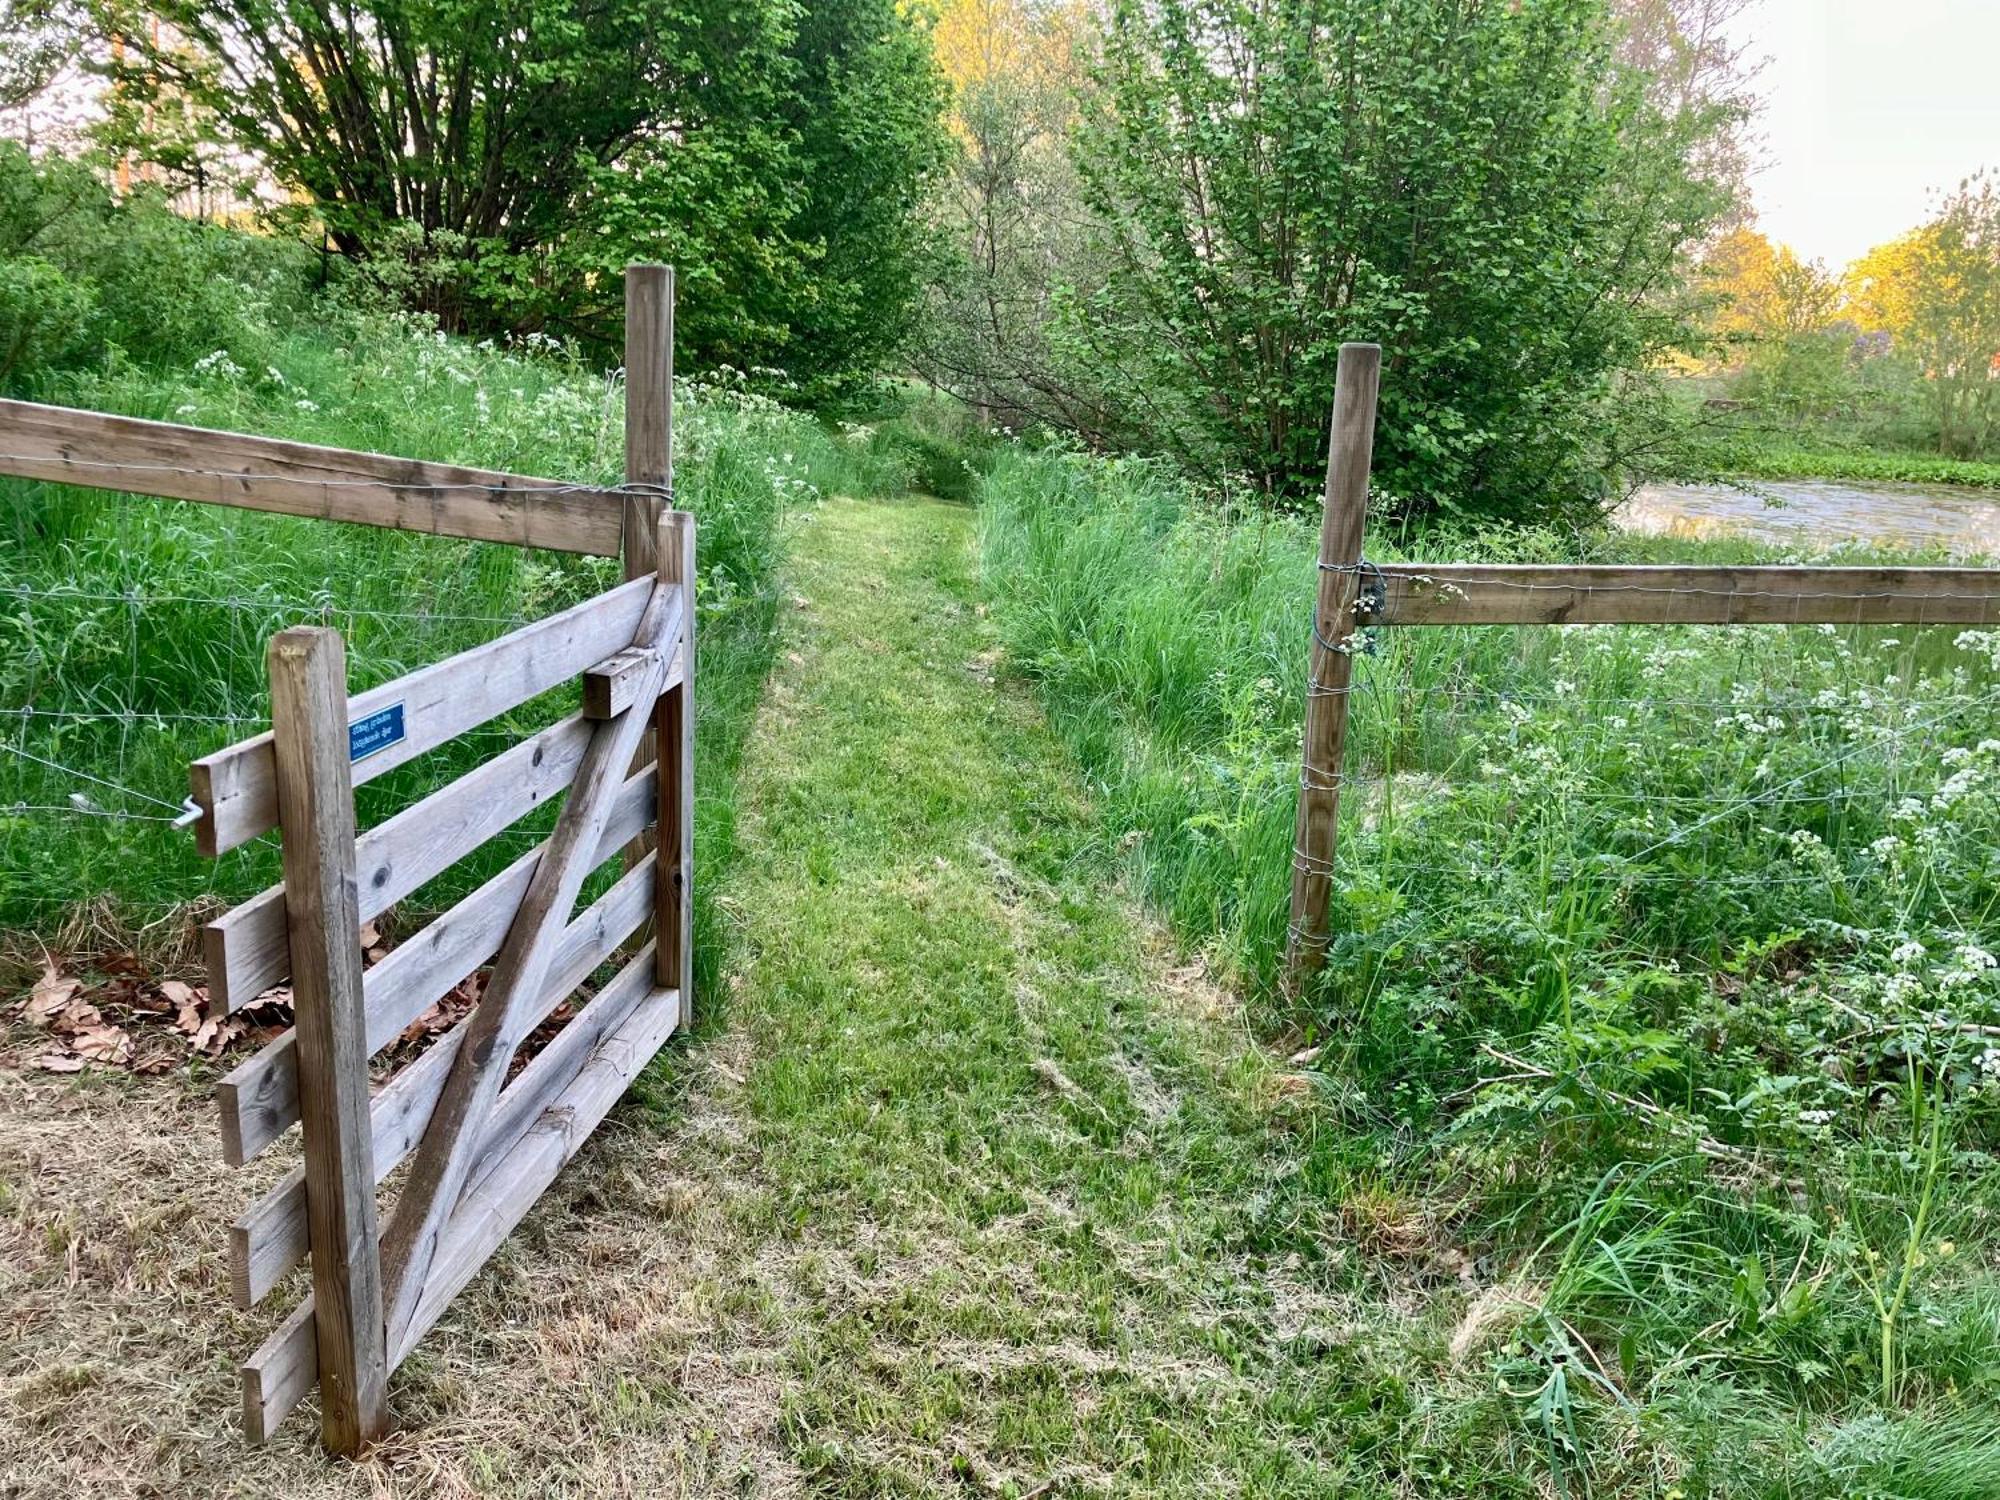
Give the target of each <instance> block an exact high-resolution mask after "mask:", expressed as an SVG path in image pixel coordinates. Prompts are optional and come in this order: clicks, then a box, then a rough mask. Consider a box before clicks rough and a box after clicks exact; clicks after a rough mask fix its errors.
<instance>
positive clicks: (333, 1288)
mask: <svg viewBox="0 0 2000 1500" xmlns="http://www.w3.org/2000/svg"><path fill="white" fill-rule="evenodd" d="M268 660H269V665H270V672H271V737H272V749H273V752H274V756H275V759H276V762H277V779H278V824H279V828H280V830H281V832H282V834H283V839H284V865H285V923H286V927H287V929H288V935H289V941H290V945H291V959H292V1003H293V1008H294V1012H295V1025H296V1029H297V1036H298V1077H299V1116H300V1121H301V1127H302V1129H303V1132H304V1135H305V1159H306V1160H305V1176H306V1219H307V1226H308V1231H309V1235H310V1243H311V1246H312V1280H313V1296H314V1299H315V1302H314V1318H315V1322H316V1325H317V1326H316V1332H317V1334H318V1342H319V1379H320V1392H321V1404H322V1419H321V1420H322V1432H323V1435H324V1437H325V1440H326V1445H327V1446H328V1447H329V1448H331V1449H333V1450H334V1451H335V1452H337V1453H345V1454H350V1455H351V1454H354V1453H357V1452H359V1451H360V1450H361V1448H362V1447H364V1446H365V1445H366V1444H368V1443H371V1442H373V1441H375V1440H376V1439H378V1438H380V1437H381V1436H382V1435H383V1434H384V1433H385V1432H386V1431H387V1430H388V1425H389V1407H388V1380H389V1372H388V1360H387V1351H386V1347H385V1345H386V1338H385V1335H384V1329H383V1316H382V1255H381V1245H380V1240H379V1236H378V1233H377V1229H376V1221H375V1166H374V1159H373V1130H372V1127H371V1125H370V1122H369V1096H368V1020H367V1011H366V1008H365V1004H364V1001H363V998H362V990H361V943H360V939H359V936H358V934H359V933H360V931H361V913H360V893H359V888H358V886H357V883H356V875H355V851H354V783H353V773H352V770H351V768H350V763H349V758H348V735H347V651H346V647H345V646H344V645H343V643H342V641H341V638H340V632H338V631H336V630H326V629H321V628H316V627H309V626H301V627H298V628H294V629H291V630H285V631H280V632H279V633H278V634H277V635H275V636H273V637H272V638H271V645H270V651H269V654H268Z"/></svg>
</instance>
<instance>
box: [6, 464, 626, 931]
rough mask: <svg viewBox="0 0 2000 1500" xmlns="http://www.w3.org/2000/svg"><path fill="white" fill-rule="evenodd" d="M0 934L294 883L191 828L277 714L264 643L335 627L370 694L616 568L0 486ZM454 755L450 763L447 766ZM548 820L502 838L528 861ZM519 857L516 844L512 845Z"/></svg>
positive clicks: (429, 771) (263, 848)
mask: <svg viewBox="0 0 2000 1500" xmlns="http://www.w3.org/2000/svg"><path fill="white" fill-rule="evenodd" d="M0 528H4V529H5V530H7V531H8V532H10V533H11V535H10V537H9V542H10V545H9V546H8V547H7V548H6V550H5V552H4V555H0V931H12V932H15V933H17V934H21V933H26V934H36V935H46V934H49V933H52V932H53V931H54V930H55V929H57V928H58V927H59V926H60V925H61V924H62V923H63V922H64V920H65V919H66V918H68V917H71V916H74V915H76V914H78V913H80V912H84V911H87V910H90V909H92V908H96V909H98V910H100V911H108V912H112V913H115V916H116V920H117V921H118V922H119V923H120V924H121V925H127V924H134V923H145V922H151V921H157V920H159V919H161V918H163V917H167V916H170V915H171V914H174V913H179V912H184V911H189V910H191V909H199V908H200V907H201V906H202V905H203V904H204V903H206V904H207V905H215V904H220V903H222V902H227V901H230V900H234V899H238V898H240V897H242V896H243V895H245V894H247V893H248V892H250V891H253V890H255V889H258V888H260V887H261V886H262V885H265V884H268V883H270V881H271V880H273V879H275V878H276V867H277V863H276V852H275V848H274V846H273V845H272V844H271V843H270V842H269V841H268V840H265V841H261V842H260V843H258V844H257V845H255V846H253V847H252V848H250V849H247V850H244V851H242V852H241V853H239V854H237V855H233V856H230V857H229V858H226V859H224V860H221V861H214V860H208V859H204V858H201V857H200V856H199V855H198V854H197V852H196V849H195V844H194V840H193V838H192V837H191V836H190V834H189V833H188V831H187V829H186V823H187V822H188V820H189V816H190V813H189V808H188V804H187V802H186V800H185V799H186V798H187V794H188V764H189V762H190V761H192V760H194V759H196V758H197V757H199V756H202V755H205V754H207V753H209V752H210V751H213V750H215V749H218V748H220V747H221V746H223V745H226V744H229V743H232V742H234V741H236V740H240V739H243V738H244V737H246V736H248V735H251V734H255V733H257V732H258V731H259V730H261V729H262V728H263V727H264V726H265V724H266V723H267V722H268V709H269V704H268V689H267V682H266V676H265V670H264V647H265V642H266V641H267V640H268V639H269V638H270V636H271V635H272V634H273V633H275V632H276V631H277V630H279V629H282V628H283V627H285V626H287V625H294V624H324V625H330V626H333V627H335V628H337V629H339V630H340V631H341V632H342V634H343V635H344V636H345V637H346V638H347V640H348V642H349V644H350V651H351V659H352V662H353V669H354V684H353V685H354V686H355V687H356V688H357V689H359V688H363V687H366V686H368V685H370V684H371V683H374V682H377V681H382V680H385V679H387V678H390V677H394V676H397V675H400V674H402V673H405V672H407V671H409V670H411V669H413V668H415V667H418V666H422V665H425V664H427V663H429V662H432V661H436V660H439V659H441V658H443V657H445V656H449V655H451V654H453V653H455V652H458V651H461V650H464V649H466V648H467V647H469V646H472V645H476V644H479V643H481V642H483V641H487V640H491V639H494V638H496V637H498V636H500V635H502V634H505V633H506V632H507V631H509V630H511V629H513V628H516V627H517V626H519V625H521V624H523V623H525V622H527V621H529V620H531V619H535V618H539V617H541V616H543V615H546V614H548V613H550V612H552V611H554V610H555V609H558V608H560V607H562V606H564V605H567V604H570V603H574V602H576V601H577V600H579V599H581V598H584V597H587V596H588V595H590V594H592V593H595V592H598V591H599V590H601V589H602V588H603V587H605V586H606V585H607V584H608V583H609V582H611V581H613V580H614V579H615V576H616V570H617V564H616V562H615V561H612V560H604V559H597V558H581V557H562V556H554V555H551V554H546V553H529V552H524V551H522V550H521V549H518V548H514V547H509V546H502V545H491V544H483V543H477V542H465V541H455V540H450V539H445V538H438V537H432V536H425V535H412V534H408V533H399V532H392V531H384V530H376V529H372V528H361V527H352V526H342V525H339V524H336V523H330V522H324V521H316V520H304V519H294V518H289V517H280V516H269V515H257V514H244V513H242V512H238V511H234V510H228V509H219V508H211V507H193V506H188V505H185V504H182V503H180V502H177V501H172V500H151V499H145V498H140V497H132V496H123V495H106V494H102V493H99V492H91V491H78V490H74V489H68V488H64V487H58V486H52V485H38V484H29V483H22V482H4V483H0ZM514 735H515V726H514V725H513V724H512V723H511V721H503V722H499V723H496V724H494V725H491V726H488V727H487V728H486V729H483V730H480V731H476V732H475V733H474V734H472V735H470V736H467V737H466V742H465V744H464V745H462V746H459V747H456V748H455V749H454V750H453V751H452V752H450V753H441V754H439V755H437V756H433V757H426V758H425V759H424V760H422V761H420V762H418V763H416V764H414V765H412V766H411V767H409V768H407V769H405V770H403V771H400V772H398V773H397V774H395V775H393V776H391V777H387V778H384V780H383V782H382V783H381V784H379V785H377V786H371V787H369V788H367V789H365V791H364V794H363V802H364V804H365V806H366V808H367V811H366V812H365V813H364V816H368V815H373V814H379V812H380V810H382V809H387V808H392V807H395V806H400V805H402V804H403V803H405V802H407V801H409V800H410V799H411V798H413V797H415V796H417V795H421V794H422V793H423V792H424V791H426V790H429V789H431V788H433V787H434V786H436V785H441V784H443V783H444V782H445V781H447V780H449V779H450V778H451V776H452V775H454V774H456V771H455V769H454V768H455V766H456V764H457V760H458V759H463V758H464V757H467V756H472V757H476V756H477V755H478V754H479V753H481V745H482V743H484V744H485V746H486V748H489V749H490V748H491V745H492V744H496V743H499V742H501V741H504V740H506V739H508V738H510V737H512V736H514ZM447 762H449V763H447ZM536 836H537V830H536V828H533V827H524V828H522V829H518V830H515V831H513V832H512V833H510V834H509V835H507V836H506V837H504V838H503V839H501V840H499V841H496V843H495V845H494V850H495V855H494V857H496V858H497V857H511V854H518V853H519V852H520V851H521V850H522V849H524V848H526V847H528V845H529V844H530V843H531V842H532V841H533V839H534V838H535V837H536ZM510 851H511V853H510Z"/></svg>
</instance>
